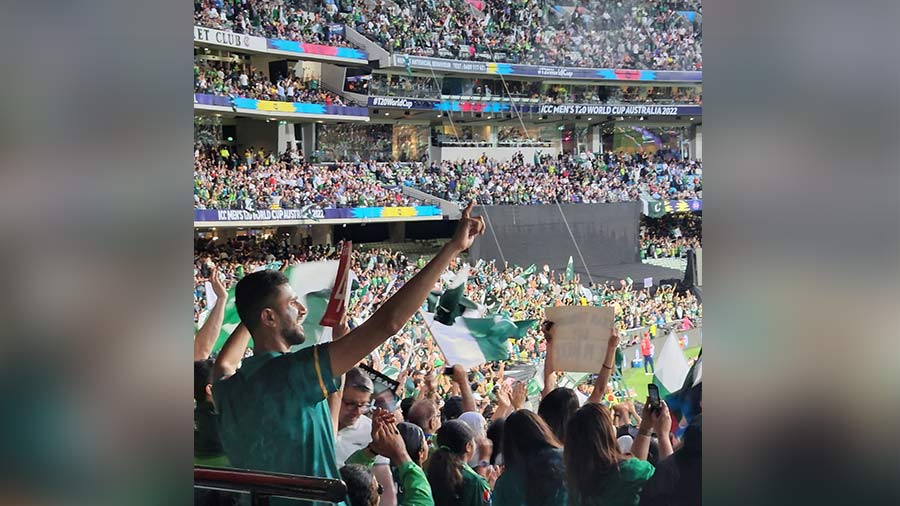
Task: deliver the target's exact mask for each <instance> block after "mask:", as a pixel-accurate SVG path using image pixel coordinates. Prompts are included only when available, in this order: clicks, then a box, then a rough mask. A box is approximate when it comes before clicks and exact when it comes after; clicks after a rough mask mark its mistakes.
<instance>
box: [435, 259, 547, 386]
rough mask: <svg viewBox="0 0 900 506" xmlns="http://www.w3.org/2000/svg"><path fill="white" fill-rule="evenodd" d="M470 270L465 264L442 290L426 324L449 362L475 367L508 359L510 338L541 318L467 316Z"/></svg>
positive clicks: (518, 337) (520, 333)
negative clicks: (519, 318) (466, 290)
mask: <svg viewBox="0 0 900 506" xmlns="http://www.w3.org/2000/svg"><path fill="white" fill-rule="evenodd" d="M467 271H468V267H465V268H463V269H462V270H461V271H460V272H459V273H458V274H457V275H456V276H455V277H454V278H453V280H452V281H451V282H450V286H449V287H448V288H447V290H445V291H444V292H443V293H442V294H441V296H440V299H439V300H438V303H437V306H436V308H435V311H434V312H433V313H431V312H427V313H425V324H426V325H428V328H429V329H430V330H431V333H432V335H433V336H434V339H435V341H436V342H437V344H438V346H439V347H440V349H441V351H442V352H443V353H444V357H445V358H446V359H447V363H448V364H461V365H462V366H463V367H465V368H467V369H471V368H472V367H475V366H477V365H480V364H483V363H485V362H489V361H492V360H507V359H508V358H509V339H521V338H522V337H524V336H525V334H526V333H527V332H528V329H530V328H533V327H534V326H535V325H536V324H537V322H538V320H524V321H513V320H512V319H510V318H509V317H507V316H501V315H487V316H485V317H482V318H475V317H470V316H463V314H464V313H465V312H466V307H465V306H464V305H463V300H464V297H463V296H462V294H463V293H464V291H465V283H466V280H467V277H468V273H467ZM469 314H472V313H471V312H470V313H469Z"/></svg>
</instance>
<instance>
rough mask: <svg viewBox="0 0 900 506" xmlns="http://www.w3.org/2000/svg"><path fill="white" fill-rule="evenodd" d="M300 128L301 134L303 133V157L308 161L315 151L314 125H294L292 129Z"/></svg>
mask: <svg viewBox="0 0 900 506" xmlns="http://www.w3.org/2000/svg"><path fill="white" fill-rule="evenodd" d="M297 127H300V128H302V130H301V132H302V133H303V156H304V157H306V159H307V160H309V157H310V156H312V154H313V151H315V150H316V124H315V123H303V124H301V125H294V128H297Z"/></svg>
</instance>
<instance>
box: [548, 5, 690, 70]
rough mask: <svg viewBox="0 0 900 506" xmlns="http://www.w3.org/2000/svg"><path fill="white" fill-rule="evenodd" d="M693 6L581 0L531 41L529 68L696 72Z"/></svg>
mask: <svg viewBox="0 0 900 506" xmlns="http://www.w3.org/2000/svg"><path fill="white" fill-rule="evenodd" d="M685 12H693V13H696V16H701V14H702V10H701V6H700V1H699V0H668V1H666V0H664V1H659V2H648V1H646V0H619V1H615V2H612V1H607V0H587V1H584V0H582V1H579V2H577V7H576V8H575V10H574V12H572V13H571V14H568V13H566V14H562V15H560V16H557V19H556V22H555V23H551V24H550V25H549V26H547V27H546V28H545V29H544V30H539V31H537V32H536V35H535V41H534V43H535V46H536V47H537V48H539V50H538V51H535V52H534V53H533V54H534V58H533V59H535V60H536V61H535V62H534V63H538V64H548V65H560V66H568V67H598V68H629V69H653V70H701V69H702V56H701V55H702V51H701V45H702V34H701V33H702V32H701V30H700V22H699V20H698V19H697V18H694V21H692V20H691V19H690V18H689V17H688V16H689V15H685V14H683V13H685Z"/></svg>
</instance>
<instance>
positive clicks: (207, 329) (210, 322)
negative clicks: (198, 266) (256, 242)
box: [194, 266, 228, 362]
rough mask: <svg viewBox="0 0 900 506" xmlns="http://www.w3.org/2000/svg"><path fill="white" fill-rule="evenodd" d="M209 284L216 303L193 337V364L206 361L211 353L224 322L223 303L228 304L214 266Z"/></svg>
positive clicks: (226, 293)
mask: <svg viewBox="0 0 900 506" xmlns="http://www.w3.org/2000/svg"><path fill="white" fill-rule="evenodd" d="M209 284H211V285H212V289H213V293H215V294H216V303H215V304H213V307H212V308H211V309H210V310H209V316H207V317H206V321H205V322H203V325H202V326H201V327H200V329H199V330H197V335H195V336H194V362H197V361H198V360H206V359H208V358H209V354H210V353H212V349H213V345H215V344H216V339H217V338H218V337H219V333H220V332H222V322H223V321H224V320H225V303H226V302H228V291H226V290H225V285H224V284H223V283H222V279H221V277H220V275H219V271H218V270H216V268H215V266H213V267H212V275H210V277H209Z"/></svg>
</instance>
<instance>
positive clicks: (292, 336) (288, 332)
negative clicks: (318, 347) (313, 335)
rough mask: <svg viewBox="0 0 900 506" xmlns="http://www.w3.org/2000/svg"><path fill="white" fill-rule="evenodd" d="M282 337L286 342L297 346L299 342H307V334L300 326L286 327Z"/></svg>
mask: <svg viewBox="0 0 900 506" xmlns="http://www.w3.org/2000/svg"><path fill="white" fill-rule="evenodd" d="M281 337H282V338H284V340H285V342H287V343H288V344H289V345H290V346H296V345H298V344H303V343H304V342H306V335H304V334H303V329H301V328H299V327H291V328H288V329H285V330H284V331H283V332H282V333H281Z"/></svg>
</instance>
